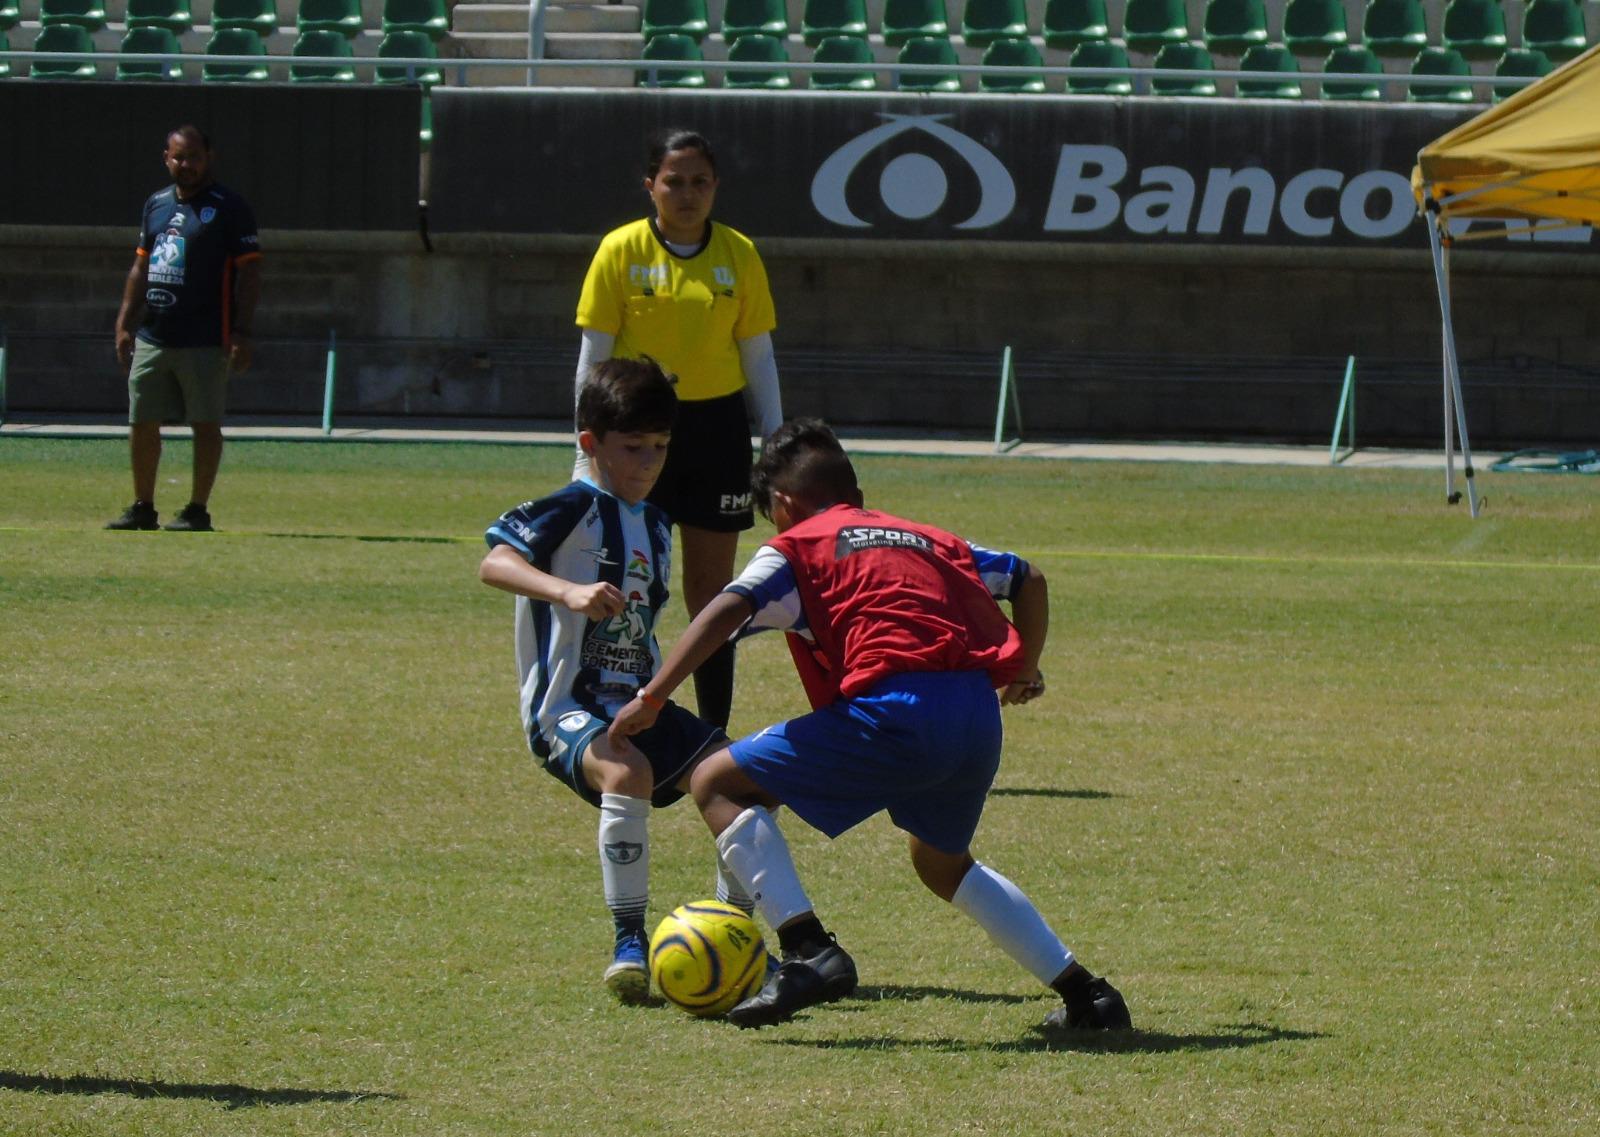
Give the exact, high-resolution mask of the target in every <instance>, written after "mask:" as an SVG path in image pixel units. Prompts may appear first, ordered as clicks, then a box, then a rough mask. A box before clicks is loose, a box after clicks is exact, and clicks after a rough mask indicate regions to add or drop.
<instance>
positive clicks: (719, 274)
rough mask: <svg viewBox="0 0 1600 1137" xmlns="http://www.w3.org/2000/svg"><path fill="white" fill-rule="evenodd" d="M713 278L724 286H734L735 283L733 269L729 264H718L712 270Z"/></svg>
mask: <svg viewBox="0 0 1600 1137" xmlns="http://www.w3.org/2000/svg"><path fill="white" fill-rule="evenodd" d="M711 279H713V280H715V281H716V282H717V283H718V284H720V285H722V287H724V288H732V287H733V284H734V280H733V269H731V268H729V267H728V266H727V265H717V266H716V267H715V268H713V269H712V270H711Z"/></svg>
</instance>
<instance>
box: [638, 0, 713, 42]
mask: <svg viewBox="0 0 1600 1137" xmlns="http://www.w3.org/2000/svg"><path fill="white" fill-rule="evenodd" d="M639 30H640V32H642V33H643V34H644V38H645V39H647V40H649V39H654V38H655V37H656V36H660V35H673V36H688V37H689V38H690V39H692V40H694V42H695V43H699V42H700V41H701V40H703V39H705V38H706V33H707V32H708V31H710V30H711V18H710V17H709V16H708V15H707V14H706V0H644V15H643V17H642V18H641V20H640V25H639Z"/></svg>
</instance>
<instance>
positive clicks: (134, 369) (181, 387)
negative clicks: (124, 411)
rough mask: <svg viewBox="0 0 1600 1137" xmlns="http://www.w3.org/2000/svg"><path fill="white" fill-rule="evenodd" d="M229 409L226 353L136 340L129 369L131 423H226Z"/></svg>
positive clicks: (129, 413)
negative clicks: (164, 345) (227, 409)
mask: <svg viewBox="0 0 1600 1137" xmlns="http://www.w3.org/2000/svg"><path fill="white" fill-rule="evenodd" d="M227 404H228V352H227V349H226V348H223V347H157V346H156V345H155V344H153V343H147V342H145V341H144V340H135V341H134V345H133V365H132V366H131V367H129V368H128V421H129V422H130V423H139V422H189V423H193V422H221V421H222V414H223V411H224V410H226V408H227Z"/></svg>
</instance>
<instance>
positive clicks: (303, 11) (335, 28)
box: [294, 0, 361, 36]
mask: <svg viewBox="0 0 1600 1137" xmlns="http://www.w3.org/2000/svg"><path fill="white" fill-rule="evenodd" d="M294 25H295V28H296V29H297V30H298V31H302V32H338V33H339V34H340V35H346V36H357V35H360V34H361V0H300V6H299V9H298V10H297V11H296V12H295V18H294Z"/></svg>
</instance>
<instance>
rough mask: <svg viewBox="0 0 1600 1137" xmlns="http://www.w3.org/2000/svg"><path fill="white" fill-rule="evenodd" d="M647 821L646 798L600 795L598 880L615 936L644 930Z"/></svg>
mask: <svg viewBox="0 0 1600 1137" xmlns="http://www.w3.org/2000/svg"><path fill="white" fill-rule="evenodd" d="M649 821H650V802H649V799H647V798H642V797H629V796H628V795H627V794H601V795H600V839H599V845H600V881H601V884H602V886H603V887H604V889H605V895H606V907H607V908H609V909H610V910H611V919H612V920H613V921H614V922H615V923H616V925H617V932H618V934H619V936H620V935H621V934H622V933H623V932H630V931H643V930H644V918H645V909H646V908H648V907H649V904H650V833H649Z"/></svg>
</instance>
